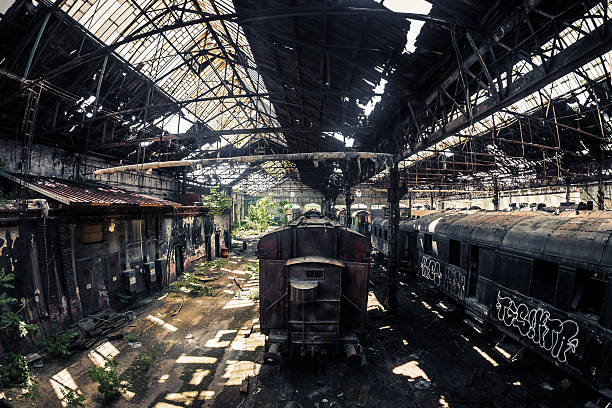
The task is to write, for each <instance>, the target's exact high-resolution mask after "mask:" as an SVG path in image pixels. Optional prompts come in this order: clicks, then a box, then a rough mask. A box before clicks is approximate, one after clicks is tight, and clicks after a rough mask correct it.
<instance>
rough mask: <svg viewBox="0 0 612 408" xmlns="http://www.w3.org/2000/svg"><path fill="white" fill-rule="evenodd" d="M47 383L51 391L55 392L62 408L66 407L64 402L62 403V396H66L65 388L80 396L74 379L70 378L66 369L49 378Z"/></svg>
mask: <svg viewBox="0 0 612 408" xmlns="http://www.w3.org/2000/svg"><path fill="white" fill-rule="evenodd" d="M49 382H50V383H51V386H52V387H53V391H55V395H57V398H58V399H59V400H60V402H61V404H62V407H66V406H67V404H66V402H64V395H65V394H66V389H67V388H69V389H71V390H75V391H77V392H78V393H79V394H82V393H81V391H80V390H79V387H78V386H77V385H76V382H74V378H72V375H71V374H70V372H69V371H68V369H66V368H65V369H63V370H62V371H60V372H59V373H57V374H55V375H54V376H53V377H51V378H50V379H49Z"/></svg>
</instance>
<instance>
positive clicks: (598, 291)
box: [571, 269, 607, 316]
mask: <svg viewBox="0 0 612 408" xmlns="http://www.w3.org/2000/svg"><path fill="white" fill-rule="evenodd" d="M606 283H607V276H606V274H605V273H601V272H592V271H587V270H584V269H576V283H575V284H574V294H573V296H572V303H571V308H572V309H573V310H575V311H577V312H581V313H588V314H592V315H595V316H599V315H600V314H601V309H602V307H603V300H604V293H605V291H606Z"/></svg>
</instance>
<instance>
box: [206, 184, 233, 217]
mask: <svg viewBox="0 0 612 408" xmlns="http://www.w3.org/2000/svg"><path fill="white" fill-rule="evenodd" d="M202 202H203V203H204V206H206V207H208V210H209V214H210V215H221V214H223V213H224V212H226V211H229V210H231V209H232V198H231V197H230V196H229V195H227V194H226V193H225V192H224V191H221V190H219V188H218V187H216V186H215V187H213V188H211V189H210V192H209V193H208V195H205V196H204V197H203V199H202Z"/></svg>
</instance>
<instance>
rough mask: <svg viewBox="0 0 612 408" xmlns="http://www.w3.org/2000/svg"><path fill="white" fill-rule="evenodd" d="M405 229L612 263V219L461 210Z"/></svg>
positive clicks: (520, 249)
mask: <svg viewBox="0 0 612 408" xmlns="http://www.w3.org/2000/svg"><path fill="white" fill-rule="evenodd" d="M611 215H612V214H611ZM402 226H403V228H402V229H411V228H412V229H416V230H420V231H424V232H430V233H435V234H443V235H446V236H448V237H449V238H451V239H457V240H460V241H470V242H474V243H482V244H486V245H490V246H494V247H501V248H506V249H509V250H514V251H517V252H528V253H531V254H533V255H536V256H537V255H546V256H552V257H563V258H569V259H574V260H576V261H580V262H587V263H595V264H599V263H604V264H608V265H610V264H612V239H610V238H611V236H612V217H601V216H599V217H559V216H556V215H552V214H548V213H542V212H502V211H462V212H459V213H453V214H443V213H441V214H435V215H429V216H426V217H422V218H420V219H418V220H412V221H409V222H405V223H403V225H402Z"/></svg>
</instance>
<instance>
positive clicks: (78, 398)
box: [62, 386, 87, 408]
mask: <svg viewBox="0 0 612 408" xmlns="http://www.w3.org/2000/svg"><path fill="white" fill-rule="evenodd" d="M62 395H63V396H64V398H62V402H63V403H64V404H66V407H67V408H85V407H86V406H87V399H86V398H85V396H84V395H83V394H81V393H80V392H78V391H77V390H74V389H72V388H70V387H66V386H64V389H63V390H62Z"/></svg>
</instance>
